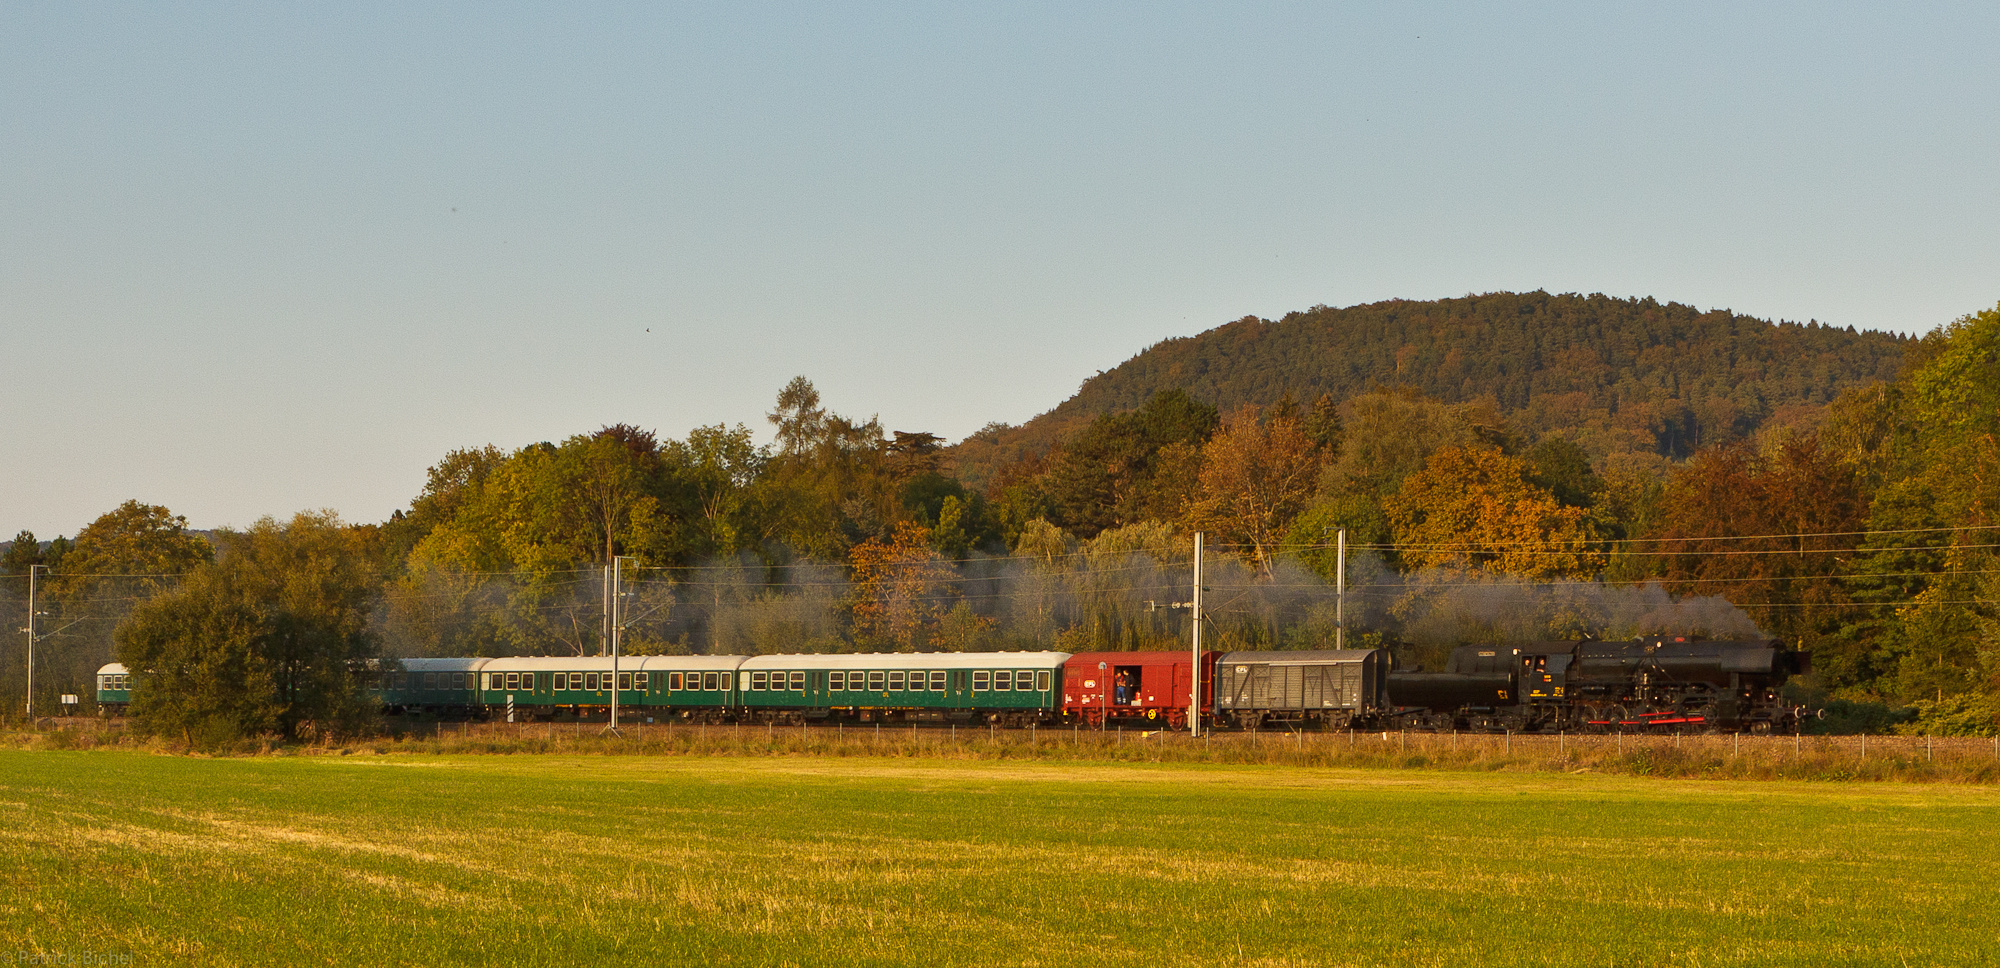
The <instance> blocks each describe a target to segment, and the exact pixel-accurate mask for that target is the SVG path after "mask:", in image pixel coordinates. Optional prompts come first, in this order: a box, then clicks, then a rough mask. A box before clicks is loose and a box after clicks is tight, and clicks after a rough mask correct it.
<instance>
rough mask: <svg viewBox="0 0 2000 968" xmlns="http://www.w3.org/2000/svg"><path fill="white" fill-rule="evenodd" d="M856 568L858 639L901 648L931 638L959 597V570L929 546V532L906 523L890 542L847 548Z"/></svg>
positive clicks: (917, 645)
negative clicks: (954, 568)
mask: <svg viewBox="0 0 2000 968" xmlns="http://www.w3.org/2000/svg"><path fill="white" fill-rule="evenodd" d="M848 563H849V565H850V566H851V567H852V568H853V571H854V595H853V601H854V606H853V608H854V638H855V641H856V642H857V643H874V644H878V645H882V646H886V647H890V648H893V649H895V650H896V651H899V652H911V651H914V650H916V649H918V648H920V647H922V646H923V645H924V644H925V643H926V642H927V641H929V639H930V637H931V635H932V634H933V633H934V632H935V630H936V629H937V627H938V623H939V622H940V620H942V619H943V618H944V617H945V616H946V615H948V614H950V613H951V611H952V609H951V605H952V603H953V602H954V600H956V598H957V597H958V593H957V581H958V573H957V572H956V571H955V570H953V568H952V566H951V563H950V562H948V561H946V560H945V559H944V557H943V556H942V555H939V554H938V553H937V552H936V551H933V550H932V549H931V536H930V531H929V529H927V528H924V527H923V526H922V525H918V524H913V523H911V522H908V521H905V522H902V523H900V524H898V525H896V528H895V531H894V532H892V534H891V536H890V537H889V538H888V540H883V539H880V538H875V539H870V540H868V541H864V542H862V543H860V544H857V545H855V546H854V548H853V549H852V550H851V551H849V552H848Z"/></svg>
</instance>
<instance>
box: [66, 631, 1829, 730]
mask: <svg viewBox="0 0 2000 968" xmlns="http://www.w3.org/2000/svg"><path fill="white" fill-rule="evenodd" d="M392 666H394V667H393V668H389V669H384V670H381V671H379V672H378V673H375V674H373V676H372V679H373V682H372V685H371V687H370V688H371V689H372V690H373V692H374V694H375V695H376V696H377V697H378V698H379V700H380V701H381V704H382V708H383V710H384V712H385V713H387V714H389V715H392V716H422V717H438V718H470V719H491V718H501V717H504V718H505V719H506V720H508V721H526V720H556V719H584V718H595V717H602V716H604V714H605V713H606V712H607V711H608V709H609V707H610V706H611V705H612V702H613V697H614V695H615V697H616V702H617V704H618V706H619V707H620V708H621V714H622V716H623V717H625V718H626V720H627V721H637V722H664V721H685V722H707V723H728V722H737V723H766V722H769V723H827V724H831V723H836V722H851V723H870V722H882V723H918V722H934V723H980V724H989V723H990V724H995V725H1002V726H1022V727H1025V726H1070V725H1076V726H1080V727H1083V726H1087V727H1089V728H1093V729H1103V728H1109V727H1126V726H1134V725H1136V726H1141V727H1147V728H1156V727H1157V728H1168V729H1183V728H1186V725H1187V721H1188V713H1189V709H1190V700H1191V697H1192V695H1193V694H1194V685H1195V683H1196V679H1197V676H1199V680H1200V685H1201V690H1200V696H1201V698H1202V713H1203V718H1204V720H1205V721H1206V722H1207V723H1209V724H1210V725H1212V726H1216V727H1221V728H1231V729H1241V730H1260V729H1367V730H1373V729H1398V730H1401V729H1408V730H1419V731H1445V730H1465V731H1474V732H1479V731H1490V732H1501V731H1507V732H1521V733H1531V732H1556V731H1568V732H1593V731H1595V732H1621V731H1651V732H1714V731H1726V732H1736V731H1741V732H1749V733H1771V732H1787V731H1790V730H1793V729H1795V728H1797V726H1798V724H1799V717H1800V712H1801V710H1800V709H1798V708H1797V707H1794V706H1790V705H1787V704H1786V702H1785V701H1784V700H1783V698H1782V697H1781V695H1780V689H1781V688H1782V687H1783V686H1784V684H1785V682H1786V681H1787V680H1788V679H1789V678H1790V677H1791V676H1793V675H1797V674H1800V673H1803V672H1806V671H1808V668H1809V666H1808V660H1807V657H1806V655H1805V654H1804V653H1800V652H1795V651H1789V650H1786V649H1785V648H1783V647H1782V645H1781V644H1780V643H1778V642H1776V641H1771V640H1757V641H1720V640H1713V641H1712V640H1700V639H1687V638H1670V637H1653V638H1642V639H1637V640H1632V641H1621V642H1599V641H1589V640H1585V641H1577V642H1543V643H1536V644H1533V645H1528V646H1521V647H1514V646H1506V647H1501V646H1491V645H1467V646H1461V647H1459V648H1457V649H1456V650H1454V651H1453V652H1452V654H1451V657H1450V660H1449V661H1448V662H1447V663H1446V666H1445V668H1444V669H1443V670H1442V671H1439V672H1426V671H1423V670H1421V669H1410V670H1401V669H1397V668H1396V667H1395V663H1394V660H1393V657H1392V656H1391V654H1390V653H1389V652H1388V651H1387V650H1382V649H1345V650H1330V651H1286V652H1205V653H1203V654H1202V655H1201V657H1200V660H1199V662H1197V661H1196V660H1195V658H1194V656H1192V655H1191V654H1190V653H1188V652H1083V653H1066V652H957V653H886V654H813V655H760V656H733V655H705V656H633V657H628V658H625V659H623V660H620V661H619V662H618V663H617V664H616V667H615V669H614V664H613V662H612V660H611V659H610V658H608V657H603V656H594V657H553V656H550V657H513V658H431V659H404V660H401V661H400V662H397V663H392ZM135 678H137V677H135V676H134V675H132V674H131V673H129V672H128V671H127V670H126V669H125V667H123V666H120V665H108V666H105V667H104V668H103V669H100V670H99V672H98V702H99V705H100V708H103V709H105V710H107V711H112V712H117V711H122V710H123V709H124V708H125V704H126V703H128V702H129V701H130V699H131V695H132V691H131V690H132V689H133V687H134V681H133V680H134V679H135Z"/></svg>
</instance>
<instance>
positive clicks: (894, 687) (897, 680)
mask: <svg viewBox="0 0 2000 968" xmlns="http://www.w3.org/2000/svg"><path fill="white" fill-rule="evenodd" d="M889 689H890V691H892V692H902V691H903V673H902V672H901V670H898V671H896V672H891V673H889Z"/></svg>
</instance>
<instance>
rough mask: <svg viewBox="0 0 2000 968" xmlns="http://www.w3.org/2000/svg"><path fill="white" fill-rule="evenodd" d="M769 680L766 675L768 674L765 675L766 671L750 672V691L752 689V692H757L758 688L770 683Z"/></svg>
mask: <svg viewBox="0 0 2000 968" xmlns="http://www.w3.org/2000/svg"><path fill="white" fill-rule="evenodd" d="M768 682H769V680H768V678H767V677H766V676H765V675H764V673H761V672H752V673H750V691H751V692H756V691H758V690H760V689H763V688H764V686H765V685H767V684H768Z"/></svg>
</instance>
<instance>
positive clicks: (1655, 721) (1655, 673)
mask: <svg viewBox="0 0 2000 968" xmlns="http://www.w3.org/2000/svg"><path fill="white" fill-rule="evenodd" d="M1809 671H1811V657H1810V656H1809V655H1808V654H1806V653H1804V652H1798V651H1793V650H1788V649H1786V648H1784V646H1783V644H1782V643H1780V642H1777V641H1776V640H1756V641H1721V640H1703V639H1690V638H1686V637H1670V636H1650V637H1645V638H1640V639H1637V640H1630V641H1620V642H1597V641H1588V640H1586V641H1580V642H1540V643H1535V644H1533V645H1528V646H1523V647H1519V648H1513V647H1508V648H1501V647H1497V646H1490V645H1467V646H1460V647H1459V648H1457V649H1454V650H1453V651H1452V654H1451V658H1450V661H1449V662H1447V663H1446V665H1445V669H1444V671H1442V672H1421V671H1410V672H1391V673H1389V675H1388V676H1387V684H1386V693H1385V696H1386V702H1385V704H1386V707H1387V709H1388V716H1389V718H1390V720H1391V722H1393V723H1394V724H1395V725H1399V726H1406V727H1409V728H1417V729H1434V730H1435V729H1469V730H1475V731H1480V730H1485V731H1494V732H1498V731H1502V730H1506V731H1509V732H1556V731H1558V730H1560V731H1568V732H1621V731H1635V730H1643V731H1660V730H1667V731H1678V732H1709V731H1723V732H1747V733H1773V732H1790V731H1792V730H1794V729H1796V728H1797V727H1798V724H1799V716H1800V713H1801V710H1800V709H1799V708H1798V707H1795V706H1791V705H1788V704H1787V703H1786V702H1785V701H1784V699H1783V697H1782V696H1781V695H1780V694H1779V693H1780V690H1781V689H1782V688H1783V686H1784V684H1785V682H1786V681H1787V680H1789V679H1790V678H1791V677H1792V676H1795V675H1800V674H1803V673H1806V672H1809Z"/></svg>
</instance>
